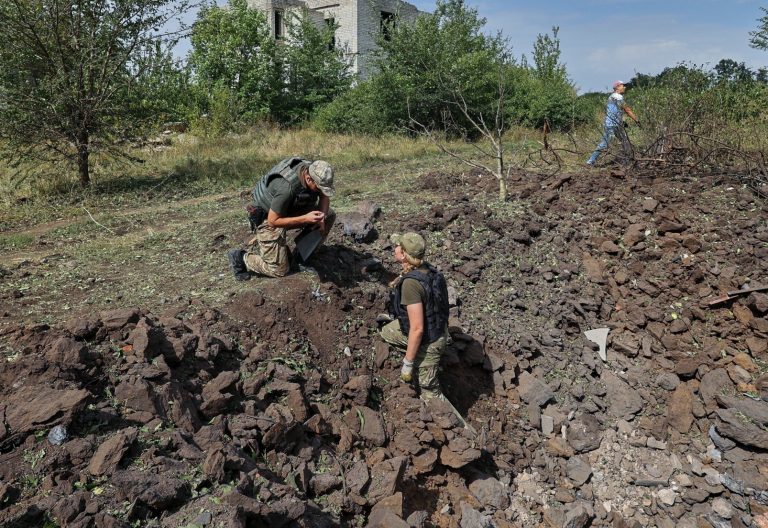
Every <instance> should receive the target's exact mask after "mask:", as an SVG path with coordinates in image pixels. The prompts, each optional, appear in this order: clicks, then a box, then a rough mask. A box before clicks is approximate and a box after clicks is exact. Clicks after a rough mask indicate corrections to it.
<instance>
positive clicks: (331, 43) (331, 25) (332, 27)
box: [325, 18, 336, 51]
mask: <svg viewBox="0 0 768 528" xmlns="http://www.w3.org/2000/svg"><path fill="white" fill-rule="evenodd" d="M325 25H326V26H327V27H328V33H329V34H330V39H329V40H328V50H329V51H333V49H334V48H335V47H336V19H335V18H326V19H325Z"/></svg>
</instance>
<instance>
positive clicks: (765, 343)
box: [747, 337, 768, 357]
mask: <svg viewBox="0 0 768 528" xmlns="http://www.w3.org/2000/svg"><path fill="white" fill-rule="evenodd" d="M747 348H749V351H750V352H752V355H753V356H755V357H757V356H759V355H760V354H764V353H765V351H766V350H768V340H766V339H760V338H758V337H748V338H747Z"/></svg>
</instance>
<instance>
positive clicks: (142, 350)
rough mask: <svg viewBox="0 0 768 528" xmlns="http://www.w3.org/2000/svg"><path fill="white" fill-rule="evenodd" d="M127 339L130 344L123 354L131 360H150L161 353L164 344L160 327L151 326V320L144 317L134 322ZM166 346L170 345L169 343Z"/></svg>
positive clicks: (164, 340)
mask: <svg viewBox="0 0 768 528" xmlns="http://www.w3.org/2000/svg"><path fill="white" fill-rule="evenodd" d="M105 324H106V323H105ZM128 340H129V341H131V343H132V346H131V347H130V348H129V349H127V350H126V352H125V356H126V358H128V359H129V360H133V361H150V360H151V359H152V358H154V357H155V356H159V355H160V354H162V353H163V349H164V348H165V344H166V339H165V334H163V331H162V329H160V328H157V327H155V326H152V322H151V321H150V320H149V319H147V318H146V317H143V318H142V319H141V320H140V321H139V322H138V323H137V324H136V327H135V328H134V329H133V331H131V334H130V336H129V337H128ZM168 346H169V347H170V344H169V345H168Z"/></svg>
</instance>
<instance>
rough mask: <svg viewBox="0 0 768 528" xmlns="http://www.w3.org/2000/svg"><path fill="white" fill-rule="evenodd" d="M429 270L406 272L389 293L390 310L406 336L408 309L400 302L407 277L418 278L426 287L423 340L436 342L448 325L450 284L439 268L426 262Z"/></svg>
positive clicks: (408, 326)
mask: <svg viewBox="0 0 768 528" xmlns="http://www.w3.org/2000/svg"><path fill="white" fill-rule="evenodd" d="M425 265H426V266H427V268H428V272H427V273H424V272H423V271H418V270H413V271H410V272H408V273H406V274H405V275H404V276H403V278H402V279H401V280H400V283H399V284H398V285H397V286H395V287H394V288H393V289H392V291H391V292H390V294H389V312H390V315H392V317H393V318H394V319H397V320H398V321H399V323H400V330H402V332H403V334H405V335H406V336H407V335H408V332H409V331H410V322H409V320H408V310H407V308H406V307H405V306H403V305H402V304H400V302H401V300H402V286H403V281H404V280H405V279H416V280H417V281H419V283H420V284H421V286H422V287H423V288H424V292H425V293H426V299H425V302H424V326H425V328H424V337H422V341H424V340H426V342H427V343H434V342H435V341H437V340H438V339H440V338H441V337H442V336H443V335H444V334H445V330H446V328H447V327H448V286H447V285H446V283H445V277H443V274H442V273H440V272H439V271H438V270H437V268H435V267H434V266H432V265H430V264H425Z"/></svg>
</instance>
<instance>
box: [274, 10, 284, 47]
mask: <svg viewBox="0 0 768 528" xmlns="http://www.w3.org/2000/svg"><path fill="white" fill-rule="evenodd" d="M281 38H283V10H282V9H275V39H277V40H280V39H281Z"/></svg>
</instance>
